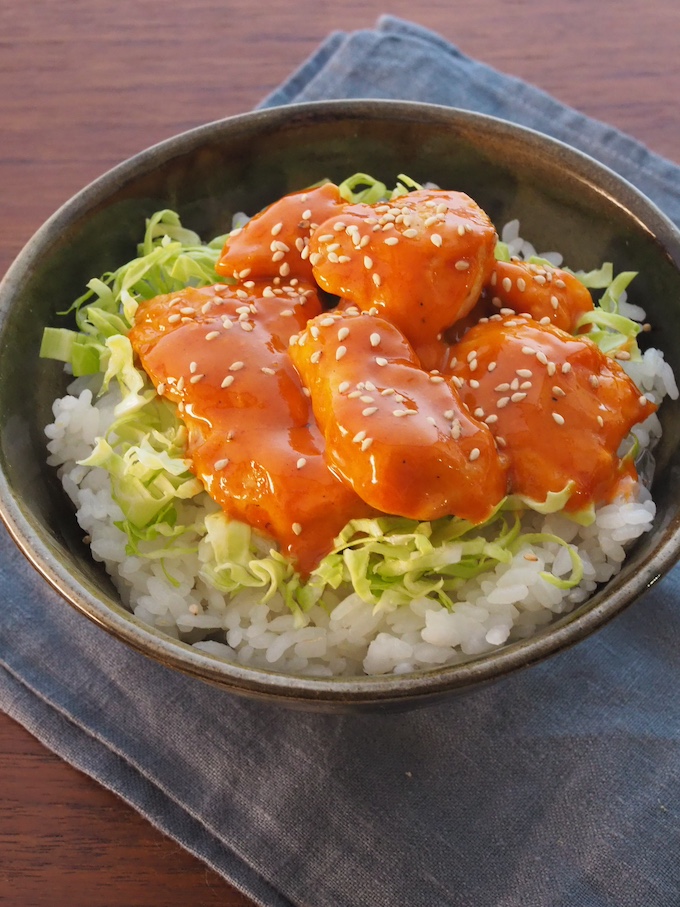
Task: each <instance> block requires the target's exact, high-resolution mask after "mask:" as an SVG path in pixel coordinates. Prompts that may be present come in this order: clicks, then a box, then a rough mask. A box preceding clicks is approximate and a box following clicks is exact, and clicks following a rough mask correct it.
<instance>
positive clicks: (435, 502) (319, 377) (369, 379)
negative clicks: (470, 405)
mask: <svg viewBox="0 0 680 907" xmlns="http://www.w3.org/2000/svg"><path fill="white" fill-rule="evenodd" d="M290 355H291V357H292V359H293V362H294V363H295V365H296V366H297V369H298V371H299V372H300V375H301V376H302V380H303V381H304V383H305V384H306V386H307V387H308V388H309V389H310V391H311V394H312V405H313V407H314V415H315V417H316V420H317V422H318V423H319V425H320V427H321V429H322V430H323V432H324V436H325V439H326V456H327V457H328V459H329V462H330V463H331V466H332V468H333V469H334V471H336V472H337V473H338V475H340V476H341V477H342V479H343V480H344V481H345V482H347V484H349V485H350V486H351V487H352V488H354V490H355V491H356V492H357V494H358V495H359V497H360V498H362V500H364V501H366V502H367V503H369V504H371V505H372V506H373V507H375V508H376V509H377V510H381V511H383V512H384V513H392V514H396V515H398V516H405V517H410V518H412V519H416V520H432V519H437V518H438V517H442V516H446V515H448V514H452V513H454V514H456V516H459V517H462V518H464V519H467V520H470V521H471V522H473V523H481V522H482V521H483V520H485V519H487V518H488V517H489V516H491V513H492V512H493V510H494V508H495V507H496V505H497V504H498V503H499V502H500V501H501V499H502V498H503V497H504V495H505V491H506V477H505V462H504V458H503V457H502V456H500V455H499V453H498V451H497V449H496V444H495V442H494V439H493V435H492V434H491V432H490V430H489V428H488V427H487V426H486V425H484V424H483V423H481V422H480V421H479V420H477V419H475V418H473V417H471V416H470V414H469V413H468V411H467V408H466V407H465V406H464V405H463V404H462V402H461V400H460V398H459V396H458V394H457V392H456V391H455V389H454V388H453V387H452V386H451V384H450V383H449V382H448V381H446V380H445V379H444V378H443V377H441V376H440V375H435V374H429V373H428V372H426V371H424V370H423V369H422V368H421V367H420V363H419V361H418V359H417V357H416V355H415V353H414V352H413V350H412V349H411V346H410V345H409V343H408V341H407V340H406V339H405V337H404V336H403V334H402V333H401V332H400V331H399V330H397V328H396V327H394V325H392V324H390V322H388V321H386V320H385V319H384V318H380V317H377V316H371V315H368V314H366V313H362V314H360V313H359V311H358V310H357V309H351V308H350V309H348V310H345V311H343V312H339V313H335V314H332V315H331V314H330V313H327V314H325V315H322V316H317V317H316V318H314V319H312V321H310V322H309V324H308V325H307V329H306V330H305V331H304V332H303V333H302V334H301V335H300V337H299V339H298V341H297V342H296V343H294V344H293V345H292V346H291V348H290Z"/></svg>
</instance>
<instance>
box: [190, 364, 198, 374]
mask: <svg viewBox="0 0 680 907" xmlns="http://www.w3.org/2000/svg"><path fill="white" fill-rule="evenodd" d="M197 368H198V365H197V364H196V363H195V362H190V363H189V371H190V372H191V374H192V375H193V374H194V372H195V371H196V369H197Z"/></svg>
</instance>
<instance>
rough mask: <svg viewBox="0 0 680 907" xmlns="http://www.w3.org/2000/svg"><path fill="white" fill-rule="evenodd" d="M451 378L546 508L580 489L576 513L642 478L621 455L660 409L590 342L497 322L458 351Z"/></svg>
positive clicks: (572, 502) (524, 487)
mask: <svg viewBox="0 0 680 907" xmlns="http://www.w3.org/2000/svg"><path fill="white" fill-rule="evenodd" d="M447 371H448V373H449V374H451V375H452V376H453V378H452V380H453V383H454V384H455V385H456V387H457V388H458V390H459V393H460V395H461V398H462V399H463V401H464V402H465V403H466V404H467V405H468V407H469V408H470V411H471V412H473V413H474V414H475V416H477V417H478V418H480V419H482V420H484V422H486V424H487V425H488V426H489V427H490V428H491V430H492V431H493V433H494V435H495V436H496V441H497V443H498V445H499V447H500V448H501V449H502V450H504V451H505V453H506V454H507V455H508V460H509V485H510V491H511V492H515V493H517V494H521V495H525V496H527V497H528V498H530V499H532V500H534V501H540V502H543V501H545V500H546V497H547V495H548V492H561V491H563V490H564V488H565V487H566V486H567V484H568V483H570V482H573V483H574V484H573V488H572V493H571V497H570V498H569V501H568V503H567V505H566V508H565V509H566V510H567V511H571V512H575V511H579V510H581V509H585V508H587V507H588V506H589V505H590V504H592V503H595V504H597V503H600V502H603V501H610V500H612V499H613V498H614V497H615V496H616V495H617V493H619V492H623V493H625V490H626V487H627V485H628V484H629V483H630V480H631V479H634V478H635V475H636V474H635V468H634V466H633V464H632V463H630V462H629V461H625V462H622V461H621V459H620V458H619V457H618V455H617V450H618V448H619V445H620V444H621V441H622V440H623V439H624V438H625V437H626V435H627V434H628V432H629V431H630V429H631V428H632V426H633V425H635V424H636V423H637V422H641V421H642V420H644V419H645V418H646V417H647V416H649V415H650V414H651V413H653V412H654V411H655V410H656V408H657V407H656V405H655V404H653V403H651V402H650V401H649V400H648V399H647V398H646V397H645V396H644V395H642V394H641V393H640V391H639V390H638V388H637V387H636V386H635V384H634V383H633V381H632V380H631V379H630V378H629V377H628V375H626V373H625V372H624V370H623V369H622V368H621V366H620V365H619V364H618V362H616V360H614V359H611V358H610V357H608V356H606V355H605V354H604V353H602V352H601V350H600V349H599V348H598V347H597V346H596V345H595V344H594V343H592V341H590V340H588V339H587V338H585V337H578V336H576V337H574V336H571V335H570V334H567V333H566V332H564V331H562V330H560V329H559V328H555V327H553V326H552V325H543V324H539V323H538V322H536V321H534V320H532V319H531V318H529V316H526V315H517V316H505V317H502V316H500V315H495V316H493V317H492V318H491V319H490V320H488V321H486V322H484V323H480V324H478V325H477V326H476V327H473V328H471V329H470V330H469V331H468V333H467V334H466V335H465V337H464V339H463V340H461V341H460V342H459V343H458V344H456V345H455V346H454V347H453V348H452V350H451V360H450V362H449V366H448V369H447Z"/></svg>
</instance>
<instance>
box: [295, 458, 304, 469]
mask: <svg viewBox="0 0 680 907" xmlns="http://www.w3.org/2000/svg"><path fill="white" fill-rule="evenodd" d="M306 462H307V461H306V460H305V458H304V457H300V459H299V460H298V461H297V463H296V464H295V466H296V467H297V469H302V467H303V466H304V465H305V463H306Z"/></svg>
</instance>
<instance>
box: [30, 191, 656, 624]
mask: <svg viewBox="0 0 680 907" xmlns="http://www.w3.org/2000/svg"><path fill="white" fill-rule="evenodd" d="M419 188H421V186H420V185H419V184H418V183H416V182H415V181H414V180H412V179H410V178H409V177H407V176H405V175H403V174H400V175H399V177H398V183H397V185H396V186H395V188H394V189H393V190H391V191H390V190H388V189H387V187H386V185H385V184H384V183H381V182H380V181H378V180H376V179H374V178H373V177H371V176H368V175H367V174H364V173H357V174H354V175H353V176H351V177H349V178H348V179H346V180H345V181H344V182H342V183H341V184H340V186H339V189H340V193H341V195H342V197H343V198H344V199H346V200H347V201H348V202H351V203H357V202H366V203H374V202H377V201H380V200H383V199H385V200H389V199H392V198H397V197H399V196H401V195H404V194H406V193H408V192H409V191H410V190H412V189H419ZM227 236H228V234H224V235H220V236H218V237H216V238H215V239H213V240H212V241H210V242H208V243H203V242H202V241H201V239H200V238H199V236H198V235H197V234H196V233H194V232H193V231H191V230H188V229H186V228H185V227H183V226H182V224H181V221H180V218H179V215H178V214H177V213H176V212H174V211H171V210H163V211H158V212H156V213H155V214H154V215H153V216H152V217H150V218H149V219H148V220H147V222H146V229H145V232H144V238H143V240H142V242H141V243H140V244H139V246H138V248H137V256H136V257H135V258H133V259H132V260H131V261H129V262H128V263H127V264H124V265H122V266H121V267H119V268H117V269H116V270H115V271H111V272H108V273H106V274H104V275H103V276H102V277H101V278H95V279H93V280H91V281H89V283H88V284H87V291H86V292H85V293H84V294H83V295H82V296H80V297H79V298H78V299H76V300H75V302H74V303H73V304H72V305H71V306H70V308H69V309H68V310H67V311H66V312H62V313H60V314H61V315H65V316H70V317H71V319H73V320H74V321H75V325H74V326H73V327H72V328H65V327H48V328H46V329H45V331H44V334H43V340H42V345H41V349H40V356H41V357H43V358H49V359H56V360H59V361H61V362H64V363H67V364H68V366H69V368H70V371H71V372H72V374H73V375H74V376H75V377H80V376H84V375H95V374H100V375H101V389H100V392H102V393H103V392H105V391H106V390H108V389H109V388H111V386H112V384H113V383H114V382H115V385H117V387H118V391H119V394H120V402H119V403H118V404H117V405H116V407H115V410H114V415H115V421H114V423H113V424H112V425H111V427H110V428H109V429H108V431H107V433H106V436H105V437H103V438H100V439H99V440H98V442H97V444H96V446H95V448H94V450H93V451H92V453H91V455H90V456H89V457H88V458H87V459H85V460H83V461H82V465H84V466H91V467H100V468H102V469H104V470H106V471H107V472H108V473H109V476H110V481H111V491H112V495H113V498H114V500H115V502H116V503H117V504H118V506H119V507H120V510H121V513H122V518H121V519H120V520H118V521H116V525H117V527H118V528H119V529H120V530H121V531H122V532H124V533H125V535H126V537H127V551H128V553H129V554H130V555H134V556H137V557H143V558H155V559H158V560H160V561H161V563H162V564H163V568H164V570H165V572H166V575H167V576H168V578H169V579H170V580H171V581H173V577H172V559H173V557H176V556H178V555H181V554H185V553H198V556H199V559H200V563H201V577H202V578H203V579H204V580H205V581H206V582H208V583H210V584H211V585H212V586H213V587H214V588H216V589H218V590H219V591H221V592H223V593H225V594H229V595H231V594H235V593H237V592H239V591H240V590H243V589H258V590H260V591H261V598H262V601H267V600H269V599H270V598H271V597H272V596H273V595H274V594H275V593H277V592H278V593H280V594H281V595H282V596H283V598H284V600H285V602H286V603H287V605H288V607H289V609H290V610H291V612H292V613H293V614H294V615H295V616H296V619H297V622H298V623H299V624H303V623H305V622H306V620H307V618H306V617H305V614H306V613H307V612H308V611H309V610H310V609H311V608H313V607H314V606H316V605H318V604H322V601H323V597H324V593H326V592H327V591H328V590H336V589H338V588H339V587H340V586H343V585H344V584H346V583H351V584H352V586H353V588H354V590H355V592H356V594H357V595H359V596H360V597H361V598H362V599H363V600H364V601H365V602H368V603H370V604H372V605H373V606H374V609H375V610H380V609H386V610H392V609H394V608H397V607H400V606H402V605H406V604H408V603H410V602H411V601H413V599H415V598H419V597H428V598H430V599H433V600H435V601H437V602H439V603H440V604H441V605H442V606H443V607H445V608H447V609H452V608H454V607H455V593H456V591H457V590H458V589H459V588H460V587H461V586H462V585H463V584H464V583H465V582H466V581H467V580H469V579H471V578H473V577H476V576H478V575H480V574H482V573H484V572H485V571H489V570H493V569H494V568H495V567H496V566H498V565H499V564H500V565H505V564H509V563H510V562H511V561H512V559H513V557H515V556H516V555H517V554H518V553H519V552H521V551H522V549H523V548H525V547H526V546H527V545H531V544H554V545H561V546H565V547H566V548H567V549H568V551H569V555H570V557H571V561H572V572H571V575H570V576H569V577H568V578H567V579H561V578H558V577H557V576H554V575H553V574H552V573H549V572H547V571H546V572H543V573H542V574H541V576H542V577H543V578H544V579H545V580H546V581H547V582H549V583H551V584H553V585H556V586H558V587H559V588H563V589H567V588H572V587H573V586H576V585H578V583H579V582H580V581H581V578H582V576H583V565H582V563H581V561H580V558H579V557H578V555H577V553H576V552H575V550H574V548H573V547H572V546H570V545H567V544H566V543H565V542H564V541H563V540H561V539H560V538H558V537H557V536H553V535H550V534H548V533H529V534H527V533H525V534H522V532H521V522H520V520H521V515H522V513H523V512H524V511H525V510H527V509H533V510H536V511H539V512H541V513H552V512H556V511H561V510H562V509H563V508H564V506H565V505H566V503H567V501H568V499H569V497H570V495H571V491H572V489H571V487H570V486H569V485H568V486H567V487H566V488H565V489H564V490H563V491H562V492H559V493H555V494H551V495H549V496H548V498H547V499H546V501H545V502H535V501H529V500H527V499H525V498H524V499H523V498H520V497H518V496H511V497H509V498H506V499H505V500H504V501H503V502H502V503H501V505H499V507H498V508H496V510H495V512H494V513H493V514H492V516H491V517H490V518H489V519H488V520H487V521H486V522H485V523H484V524H482V525H481V526H475V525H472V524H471V523H468V522H467V521H465V520H461V519H459V518H457V517H447V518H444V519H440V520H434V521H429V522H417V521H415V520H408V519H405V518H402V517H392V516H384V517H380V518H375V519H360V520H351V521H350V522H349V523H348V524H347V525H346V526H345V528H344V529H343V530H342V532H341V533H340V535H339V536H338V537H337V538H336V539H335V546H334V548H333V550H332V551H331V552H330V553H329V554H328V555H327V556H326V557H325V558H324V559H323V560H322V561H321V563H320V564H319V565H318V567H317V568H316V569H315V570H314V571H313V572H312V573H311V575H310V576H309V578H308V579H307V581H306V582H303V581H302V580H301V578H300V576H299V574H297V573H296V571H295V569H294V567H293V565H292V564H291V562H290V561H288V560H287V559H286V558H285V557H284V556H283V555H281V554H280V553H279V552H278V551H277V550H275V549H273V548H271V546H270V543H269V542H268V541H267V540H266V539H264V538H263V537H261V536H260V535H259V534H258V533H257V532H256V531H255V530H253V529H251V527H249V526H247V525H245V524H243V523H240V522H238V521H236V520H232V519H230V518H228V517H227V516H226V515H225V514H224V513H223V512H222V511H221V510H219V509H218V508H217V505H215V504H214V502H212V501H211V499H210V498H209V497H208V495H207V494H206V492H205V491H204V489H203V486H202V485H201V483H200V482H199V480H198V479H196V478H195V477H194V476H193V474H192V473H191V471H190V468H189V465H190V464H189V462H188V461H187V459H186V458H185V445H186V429H185V427H184V425H183V423H182V422H181V420H180V419H178V417H177V416H176V414H175V411H174V407H172V406H171V405H170V404H169V403H168V402H166V401H165V400H163V399H162V398H161V397H159V396H158V395H157V394H156V392H155V389H154V388H153V385H152V384H151V382H150V380H149V379H148V377H147V376H146V374H145V373H144V372H143V370H141V369H140V368H138V367H137V366H136V365H135V362H134V357H133V353H132V347H131V344H130V342H129V340H128V338H127V334H128V331H129V329H130V326H131V324H132V321H133V318H134V313H135V311H136V308H137V306H138V304H139V303H140V302H141V301H143V300H145V299H151V298H153V297H154V296H157V295H159V294H164V293H171V292H175V291H178V290H181V289H183V288H184V287H186V286H194V287H200V286H210V285H213V284H216V283H232V282H233V281H231V280H229V279H225V278H223V277H220V276H219V275H218V274H217V273H216V272H215V264H216V262H217V260H218V258H219V255H220V252H221V249H222V247H223V245H224V242H225V240H226V238H227ZM496 256H497V258H499V259H501V260H509V258H510V255H509V251H508V248H507V246H506V245H505V244H504V243H501V242H499V243H498V245H497V250H496ZM576 276H577V277H578V278H579V279H580V280H581V281H582V283H583V284H584V285H585V286H587V287H589V288H592V289H598V290H602V291H603V292H602V296H601V298H600V302H599V304H598V305H597V306H596V308H595V310H594V312H592V313H587V314H586V315H584V316H583V318H582V319H581V322H580V325H579V326H580V327H581V328H582V329H584V330H587V336H588V337H589V338H590V339H592V340H594V341H595V343H597V344H598V345H599V346H600V347H601V348H602V349H603V350H604V351H605V352H606V353H610V354H612V353H614V352H615V351H616V350H617V349H622V348H625V349H627V350H628V351H629V352H630V353H631V355H633V356H636V355H637V356H639V351H638V349H637V343H636V341H635V338H636V336H637V334H638V332H639V331H640V329H641V326H640V325H639V324H638V323H636V322H634V321H631V320H630V319H628V318H625V317H624V316H622V315H621V314H619V312H618V303H619V299H620V297H621V294H622V293H623V291H624V290H625V289H626V288H627V286H628V284H629V283H630V281H631V279H632V278H633V277H634V276H635V275H634V274H632V273H629V272H626V273H623V274H619V275H618V276H614V273H613V269H612V266H611V264H605V265H603V266H602V268H600V269H598V270H597V271H591V272H589V273H587V274H584V273H576ZM186 502H195V503H200V504H201V505H204V506H205V507H206V508H207V509H208V511H209V512H208V513H207V515H205V516H204V517H201V518H200V519H197V517H196V513H197V512H198V511H197V509H196V508H195V507H187V503H186ZM575 518H576V519H577V521H579V522H588V521H589V520H590V519H592V513H587V514H581V515H580V516H579V515H575ZM159 541H160V544H159Z"/></svg>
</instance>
